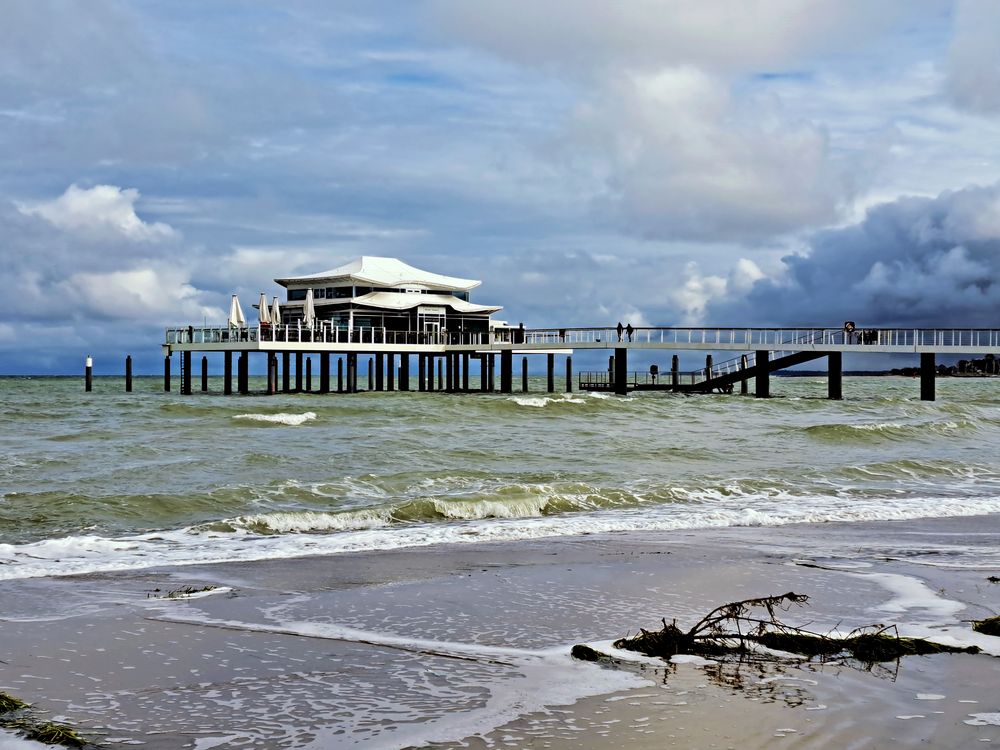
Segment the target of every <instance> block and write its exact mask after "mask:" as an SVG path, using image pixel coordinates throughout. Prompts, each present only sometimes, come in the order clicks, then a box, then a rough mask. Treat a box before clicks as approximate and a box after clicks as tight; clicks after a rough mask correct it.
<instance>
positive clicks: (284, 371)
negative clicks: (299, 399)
mask: <svg viewBox="0 0 1000 750" xmlns="http://www.w3.org/2000/svg"><path fill="white" fill-rule="evenodd" d="M291 370H292V355H291V353H289V352H282V353H281V392H282V393H289V392H291V390H292V373H291Z"/></svg>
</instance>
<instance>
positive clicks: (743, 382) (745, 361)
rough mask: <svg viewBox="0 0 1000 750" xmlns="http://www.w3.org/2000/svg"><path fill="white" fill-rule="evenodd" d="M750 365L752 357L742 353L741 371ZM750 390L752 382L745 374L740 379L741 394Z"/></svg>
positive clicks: (743, 394) (744, 394)
mask: <svg viewBox="0 0 1000 750" xmlns="http://www.w3.org/2000/svg"><path fill="white" fill-rule="evenodd" d="M674 359H677V357H676V356H675V357H674ZM749 367H750V358H749V357H748V356H747V355H746V354H741V355H740V371H741V372H746V370H747V369H748V368H749ZM749 392H750V383H749V381H748V380H747V378H746V377H745V376H744V377H743V378H741V379H740V395H741V396H746V395H747V394H748V393H749Z"/></svg>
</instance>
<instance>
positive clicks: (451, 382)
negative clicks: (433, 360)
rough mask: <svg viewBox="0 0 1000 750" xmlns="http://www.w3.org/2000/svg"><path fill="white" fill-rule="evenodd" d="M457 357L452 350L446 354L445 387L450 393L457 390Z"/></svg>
mask: <svg viewBox="0 0 1000 750" xmlns="http://www.w3.org/2000/svg"><path fill="white" fill-rule="evenodd" d="M454 365H455V358H454V357H453V356H452V353H451V352H448V353H447V354H445V355H444V382H445V387H444V389H445V390H446V391H447V392H448V393H453V392H454V391H455V367H454Z"/></svg>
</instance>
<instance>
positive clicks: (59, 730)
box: [0, 692, 93, 747]
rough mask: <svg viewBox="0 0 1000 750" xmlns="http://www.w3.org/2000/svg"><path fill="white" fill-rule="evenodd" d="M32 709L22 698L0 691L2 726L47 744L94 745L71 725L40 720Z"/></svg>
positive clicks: (0, 722) (0, 724) (0, 723)
mask: <svg viewBox="0 0 1000 750" xmlns="http://www.w3.org/2000/svg"><path fill="white" fill-rule="evenodd" d="M30 709H31V706H30V705H28V704H27V703H25V702H24V701H23V700H21V699H20V698H16V697H15V696H13V695H10V694H8V693H4V692H0V727H2V728H3V729H11V730H13V731H15V732H18V733H20V734H21V735H23V736H24V737H25V738H26V739H29V740H35V741H36V742H41V743H43V744H46V745H62V746H63V747H88V746H91V747H92V746H93V745H92V743H89V742H88V741H87V740H86V739H84V738H83V737H81V736H80V735H79V734H77V733H76V731H75V730H73V729H71V728H70V727H67V726H64V725H62V724H56V723H54V722H51V721H44V722H43V721H39V720H38V719H36V718H35V717H34V716H32V714H31V711H30Z"/></svg>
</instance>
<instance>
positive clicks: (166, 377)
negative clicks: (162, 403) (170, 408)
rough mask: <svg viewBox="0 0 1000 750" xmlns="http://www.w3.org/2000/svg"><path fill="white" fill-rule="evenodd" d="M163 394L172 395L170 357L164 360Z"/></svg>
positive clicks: (167, 356)
mask: <svg viewBox="0 0 1000 750" xmlns="http://www.w3.org/2000/svg"><path fill="white" fill-rule="evenodd" d="M163 392H164V393H170V355H169V354H168V355H166V356H165V357H164V358H163Z"/></svg>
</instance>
